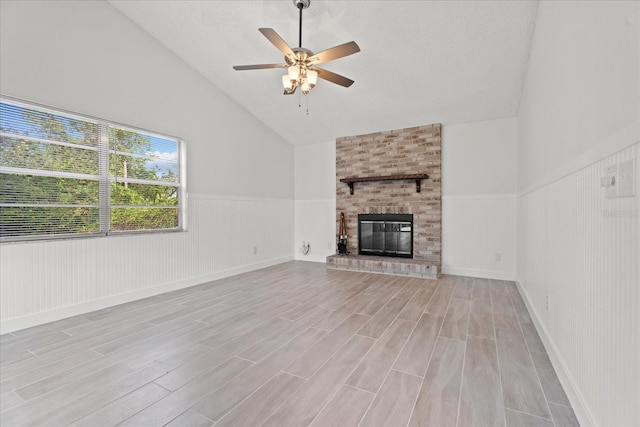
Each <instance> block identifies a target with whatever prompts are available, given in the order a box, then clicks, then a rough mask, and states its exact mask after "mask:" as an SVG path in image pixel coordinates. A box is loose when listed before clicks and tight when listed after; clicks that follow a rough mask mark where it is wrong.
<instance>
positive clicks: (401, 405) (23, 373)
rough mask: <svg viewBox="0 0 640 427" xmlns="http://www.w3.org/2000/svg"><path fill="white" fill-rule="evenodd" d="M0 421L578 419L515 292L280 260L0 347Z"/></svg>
mask: <svg viewBox="0 0 640 427" xmlns="http://www.w3.org/2000/svg"><path fill="white" fill-rule="evenodd" d="M0 348H1V368H0V385H1V390H0V402H1V408H0V411H1V412H0V425H2V426H3V427H9V426H20V425H33V426H66V425H73V426H92V427H93V426H113V425H125V426H164V425H168V426H211V425H214V424H215V425H216V426H217V427H218V426H251V427H253V426H261V425H264V426H314V427H318V426H340V427H348V426H384V425H386V426H394V427H395V426H407V425H408V426H427V425H432V426H456V425H457V426H471V425H477V426H489V425H507V426H566V425H569V426H573V425H578V422H577V420H576V418H575V415H574V413H573V411H572V409H571V406H570V404H569V401H568V399H567V397H566V395H565V393H564V391H563V390H562V387H561V385H560V383H559V381H558V378H557V376H556V374H555V371H554V369H553V367H552V366H551V363H550V361H549V358H548V356H547V354H546V352H545V349H544V347H543V345H542V342H541V341H540V338H539V336H538V334H537V332H536V330H535V327H534V326H533V324H532V322H531V318H530V317H529V314H528V313H527V310H526V308H525V305H524V303H523V301H522V299H521V297H520V295H519V293H518V290H517V288H516V287H515V285H514V283H512V282H504V281H495V280H486V279H472V278H466V277H456V276H444V277H443V278H442V279H441V280H437V281H436V280H426V279H417V278H409V277H399V276H388V275H379V274H368V273H360V272H349V271H338V270H327V269H326V268H325V266H324V265H323V264H315V263H308V262H290V263H286V264H281V265H277V266H274V267H270V268H266V269H263V270H259V271H254V272H251V273H247V274H242V275H239V276H234V277H230V278H227V279H223V280H218V281H215V282H210V283H206V284H203V285H200V286H196V287H192V288H188V289H184V290H180V291H177V292H171V293H168V294H163V295H159V296H156V297H151V298H147V299H144V300H140V301H135V302H132V303H128V304H123V305H120V306H117V307H112V308H109V309H104V310H100V311H96V312H93V313H89V314H85V315H82V316H77V317H74V318H70V319H65V320H62V321H58V322H55V323H50V324H47V325H42V326H38V327H35V328H31V329H26V330H22V331H18V332H15V333H13V334H6V335H3V336H2V337H0Z"/></svg>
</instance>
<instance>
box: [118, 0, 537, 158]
mask: <svg viewBox="0 0 640 427" xmlns="http://www.w3.org/2000/svg"><path fill="white" fill-rule="evenodd" d="M110 3H111V4H112V5H113V6H115V7H116V8H117V9H119V10H120V11H121V12H122V13H124V14H125V15H126V16H128V17H129V18H130V19H131V20H133V21H134V22H135V23H136V24H138V25H139V26H140V27H142V28H143V29H144V30H146V31H147V32H148V33H150V34H151V35H152V36H153V37H155V38H156V39H157V40H158V41H159V42H160V43H162V44H163V45H165V46H166V47H167V48H168V49H170V50H171V51H173V52H174V53H175V54H176V55H177V56H179V57H180V58H182V59H183V60H184V61H185V62H187V63H188V64H189V65H191V66H192V67H193V68H195V69H196V70H197V71H199V72H200V73H201V74H202V75H204V76H205V77H206V78H207V79H208V80H210V81H211V82H212V83H213V84H214V85H216V86H217V87H219V88H220V89H221V90H222V91H224V92H225V93H227V94H228V95H229V96H230V97H231V98H233V99H234V100H235V101H237V102H238V103H239V104H241V105H242V106H244V107H245V108H246V109H247V110H248V111H249V112H251V113H252V114H253V115H254V116H256V117H257V118H258V119H260V120H261V121H262V122H264V123H265V124H266V125H267V126H269V127H270V128H272V129H273V130H274V131H275V132H277V133H278V134H280V135H281V136H282V137H284V138H285V139H286V140H287V141H289V142H290V143H291V144H294V145H301V144H312V143H318V142H328V141H331V140H333V139H335V138H336V137H340V136H347V135H356V134H363V133H370V132H376V131H380V130H386V129H397V128H403V127H411V126H418V125H423V124H430V123H443V124H445V125H451V124H459V123H468V122H475V121H481V120H490V119H497V118H503V117H513V116H516V115H517V113H518V103H519V100H520V94H521V91H522V85H523V80H524V76H525V72H526V68H527V61H528V57H529V50H530V43H531V38H532V34H533V30H534V26H535V17H536V12H537V4H538V3H537V1H524V0H521V1H513V0H508V1H494V0H490V1H397V0H396V1H378V0H376V1H353V0H351V1H334V0H332V1H329V0H311V6H310V7H309V8H308V9H305V10H304V12H303V24H302V46H303V47H305V48H307V49H310V50H311V51H313V52H320V51H322V50H324V49H327V48H329V47H332V46H336V45H339V44H342V43H345V42H348V41H351V40H354V41H356V42H357V43H358V45H359V46H360V49H361V52H359V53H357V54H355V55H352V56H348V57H345V58H341V59H338V60H336V61H332V62H327V63H325V64H323V67H324V68H326V69H328V70H330V71H333V72H335V73H339V74H341V75H344V76H346V77H349V78H351V79H353V80H355V83H354V84H353V85H352V86H351V87H350V88H344V87H341V86H337V85H335V84H332V83H329V82H327V81H324V80H319V83H318V85H317V86H316V87H315V88H314V89H313V90H312V92H311V93H310V94H309V95H308V97H307V98H305V97H304V96H302V97H301V99H300V101H301V105H302V106H301V107H300V108H299V107H298V102H299V98H300V97H299V96H298V95H297V93H296V94H295V95H292V96H284V95H283V94H282V92H283V90H282V82H281V75H283V74H284V71H285V70H283V69H268V70H257V71H234V70H233V69H232V66H233V65H244V64H261V63H278V62H283V55H282V54H281V53H280V52H279V51H278V50H277V49H276V48H275V47H274V46H273V45H272V44H271V43H270V42H269V41H268V40H267V39H266V38H265V37H263V35H262V34H260V33H259V32H258V28H261V27H268V28H273V29H274V30H275V31H276V32H277V33H278V34H279V35H280V36H281V37H282V38H283V39H284V40H286V41H287V43H288V44H289V45H290V46H291V47H297V43H298V9H296V7H295V6H294V4H293V2H292V1H291V0H278V1H275V0H272V1H238V0H233V1H202V0H200V1H189V0H184V1H177V0H174V1H169V0H165V1H143V0H142V1H141V0H139V1H130V0H111V1H110ZM307 101H308V110H309V113H308V114H306V109H307ZM238 126H242V123H238Z"/></svg>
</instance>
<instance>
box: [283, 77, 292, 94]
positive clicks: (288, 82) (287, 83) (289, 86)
mask: <svg viewBox="0 0 640 427" xmlns="http://www.w3.org/2000/svg"><path fill="white" fill-rule="evenodd" d="M282 86H284V90H286V91H290V90H291V89H293V81H291V78H290V77H289V74H285V75H284V76H282Z"/></svg>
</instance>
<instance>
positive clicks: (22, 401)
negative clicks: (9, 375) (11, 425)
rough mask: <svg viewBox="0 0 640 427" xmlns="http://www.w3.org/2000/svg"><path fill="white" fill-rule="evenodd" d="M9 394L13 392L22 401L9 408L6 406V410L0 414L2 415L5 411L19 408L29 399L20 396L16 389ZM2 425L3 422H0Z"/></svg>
mask: <svg viewBox="0 0 640 427" xmlns="http://www.w3.org/2000/svg"><path fill="white" fill-rule="evenodd" d="M9 394H12V395H13V396H15V397H16V398H18V399H20V401H21V402H20V403H19V404H17V405H13V406H11V407H9V408H6V409H5V410H4V411H2V412H0V415H2V413H4V412H7V411H9V410H12V409H15V408H17V407H18V406H20V405H22V404H23V403H27V402H28V401H27V400H24V399H23V398H22V397H20V396H19V395H18V394H17V393H16V392H15V391H14V390H11V391H10V392H9ZM0 420H1V418H0ZM0 425H2V424H0Z"/></svg>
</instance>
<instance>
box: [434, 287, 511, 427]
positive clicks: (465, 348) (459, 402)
mask: <svg viewBox="0 0 640 427" xmlns="http://www.w3.org/2000/svg"><path fill="white" fill-rule="evenodd" d="M452 299H453V298H452ZM442 323H443V324H444V320H443V321H442ZM468 344H469V342H468V341H466V340H465V343H464V351H463V353H462V366H461V367H460V389H459V390H458V409H457V410H456V423H455V425H456V426H457V425H458V421H459V420H460V407H461V406H462V387H463V385H464V367H465V366H466V364H467V345H468ZM425 378H426V376H425ZM505 425H506V424H505Z"/></svg>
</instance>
